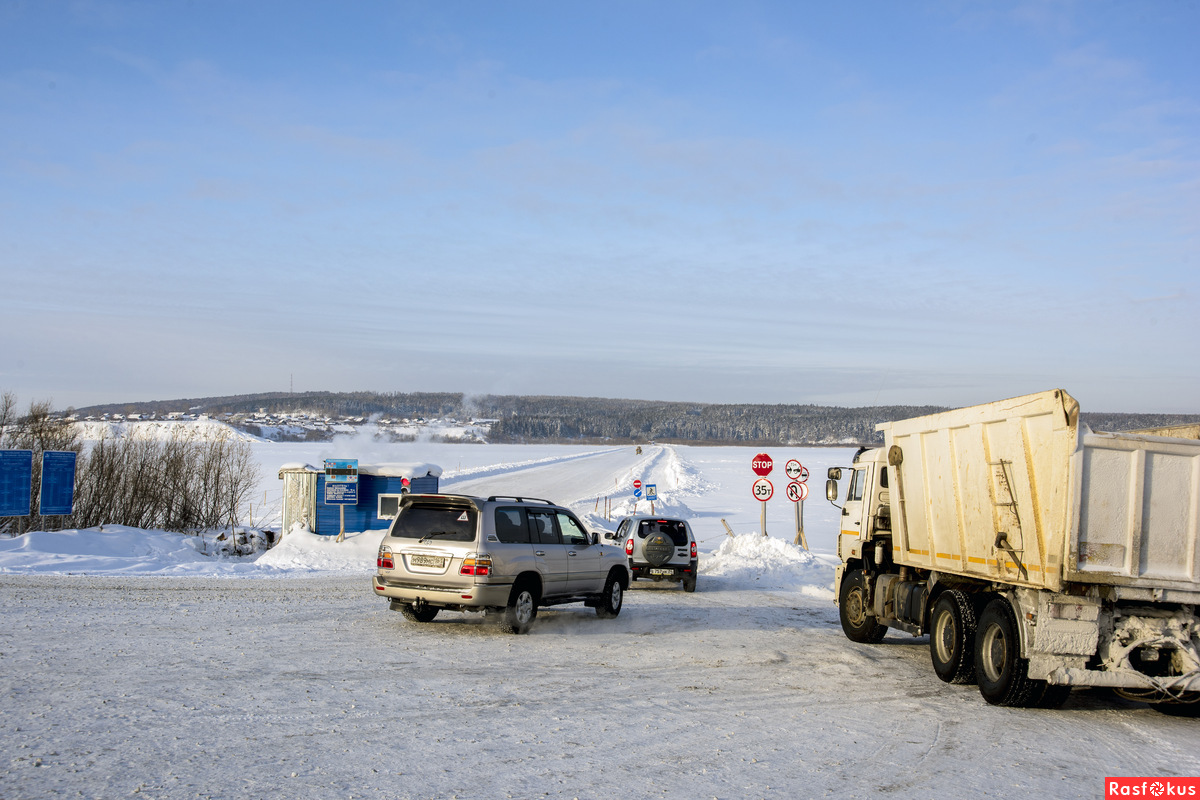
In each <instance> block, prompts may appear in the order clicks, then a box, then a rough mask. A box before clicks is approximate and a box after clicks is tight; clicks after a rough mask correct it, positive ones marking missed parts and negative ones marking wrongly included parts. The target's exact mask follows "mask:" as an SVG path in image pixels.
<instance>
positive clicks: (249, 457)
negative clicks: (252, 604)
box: [0, 392, 259, 534]
mask: <svg viewBox="0 0 1200 800" xmlns="http://www.w3.org/2000/svg"><path fill="white" fill-rule="evenodd" d="M16 408H17V404H16V398H15V397H14V396H13V395H12V394H11V393H7V392H6V393H4V394H3V395H0V449H20V450H33V451H34V464H35V468H34V470H33V483H34V485H33V508H32V511H33V514H32V516H29V517H10V518H7V519H2V520H0V531H6V532H9V533H13V534H21V533H25V532H26V531H30V530H46V529H47V526H48V525H49V524H54V525H55V526H56V527H60V528H61V527H75V528H89V527H93V526H96V525H128V526H130V527H134V528H157V529H160V530H167V531H178V532H195V531H200V530H209V529H213V528H222V527H227V526H229V527H232V526H235V525H237V524H238V520H239V518H240V516H241V509H242V508H243V506H246V505H248V503H249V500H250V497H251V493H252V492H253V491H254V490H255V488H256V487H257V486H258V482H259V469H258V463H257V462H256V461H255V460H254V454H253V452H252V450H251V449H250V445H249V443H248V442H246V441H244V440H241V439H237V438H235V437H234V436H233V434H232V432H230V431H223V432H221V433H219V434H217V435H215V436H211V437H207V438H206V437H202V436H199V435H197V434H196V432H195V431H194V430H184V429H180V428H177V429H175V431H174V433H173V434H172V435H171V436H170V437H169V438H166V439H160V438H156V437H154V436H153V435H151V434H150V433H148V432H145V431H138V430H137V429H134V430H133V431H132V432H130V433H129V434H127V435H125V436H104V437H102V438H101V439H100V440H98V441H96V442H95V443H94V444H93V445H92V446H91V447H90V448H85V447H84V445H83V443H82V442H81V441H80V438H79V429H78V427H77V426H76V425H74V424H73V423H70V422H66V421H64V420H61V419H58V418H56V417H54V416H53V415H52V413H51V406H50V403H49V402H48V401H43V402H35V403H31V404H30V407H29V413H27V414H25V415H23V416H22V415H19V414H18V413H17V411H16ZM45 450H72V451H74V452H76V453H79V457H78V461H77V462H76V474H75V513H73V514H72V515H71V516H69V517H53V518H46V517H42V516H40V515H39V514H38V513H37V512H38V509H37V502H38V494H39V489H40V484H41V470H39V469H37V467H36V465H37V464H40V463H41V453H42V452H43V451H45Z"/></svg>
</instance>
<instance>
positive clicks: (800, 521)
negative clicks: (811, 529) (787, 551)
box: [792, 500, 808, 550]
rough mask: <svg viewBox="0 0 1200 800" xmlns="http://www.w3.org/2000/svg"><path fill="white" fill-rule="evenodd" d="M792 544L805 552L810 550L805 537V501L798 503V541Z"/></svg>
mask: <svg viewBox="0 0 1200 800" xmlns="http://www.w3.org/2000/svg"><path fill="white" fill-rule="evenodd" d="M792 544H798V545H800V546H801V547H803V548H804V549H805V550H807V549H808V538H807V537H806V536H805V535H804V501H803V500H801V501H799V502H798V503H796V540H795V541H794V542H792Z"/></svg>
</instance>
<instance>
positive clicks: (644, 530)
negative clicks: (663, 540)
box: [637, 519, 688, 546]
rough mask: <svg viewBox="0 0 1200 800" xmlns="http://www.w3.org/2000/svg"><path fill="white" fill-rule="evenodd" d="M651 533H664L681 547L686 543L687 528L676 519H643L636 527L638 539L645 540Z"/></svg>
mask: <svg viewBox="0 0 1200 800" xmlns="http://www.w3.org/2000/svg"><path fill="white" fill-rule="evenodd" d="M652 533H665V534H667V535H668V536H670V537H671V541H673V542H674V543H675V544H677V545H680V546H683V545H686V544H687V543H688V536H687V527H686V526H685V525H684V524H683V523H682V522H680V521H679V520H676V519H644V520H642V522H641V524H640V525H638V534H637V535H638V538H639V539H645V538H646V537H647V536H649V535H650V534H652Z"/></svg>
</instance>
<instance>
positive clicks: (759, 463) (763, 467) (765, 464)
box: [750, 453, 775, 478]
mask: <svg viewBox="0 0 1200 800" xmlns="http://www.w3.org/2000/svg"><path fill="white" fill-rule="evenodd" d="M774 466H775V462H774V461H772V460H771V457H770V456H769V455H767V454H766V453H759V454H758V455H756V456H755V457H754V460H753V461H751V462H750V469H752V470H754V474H755V475H761V476H763V477H764V478H765V477H767V476H768V475H770V474H771V468H772V467H774Z"/></svg>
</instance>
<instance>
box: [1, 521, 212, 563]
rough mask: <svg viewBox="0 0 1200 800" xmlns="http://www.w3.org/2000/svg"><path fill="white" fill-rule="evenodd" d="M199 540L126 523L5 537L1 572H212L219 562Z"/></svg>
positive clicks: (2, 546) (2, 545)
mask: <svg viewBox="0 0 1200 800" xmlns="http://www.w3.org/2000/svg"><path fill="white" fill-rule="evenodd" d="M203 546H204V542H203V541H202V540H201V539H200V538H199V537H196V536H184V535H182V534H178V533H167V532H166V531H146V530H141V529H139V528H127V527H124V526H121V525H105V526H103V527H102V528H89V529H85V530H65V531H54V532H46V531H31V532H29V533H26V534H24V535H23V536H18V537H16V538H13V539H0V572H4V573H47V574H64V573H86V574H89V575H104V574H107V575H128V574H146V575H162V574H170V573H177V574H210V573H212V572H213V569H212V567H213V566H214V562H215V561H217V559H215V558H212V557H210V556H205V555H204V554H203V553H201V552H200V550H201V548H203Z"/></svg>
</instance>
